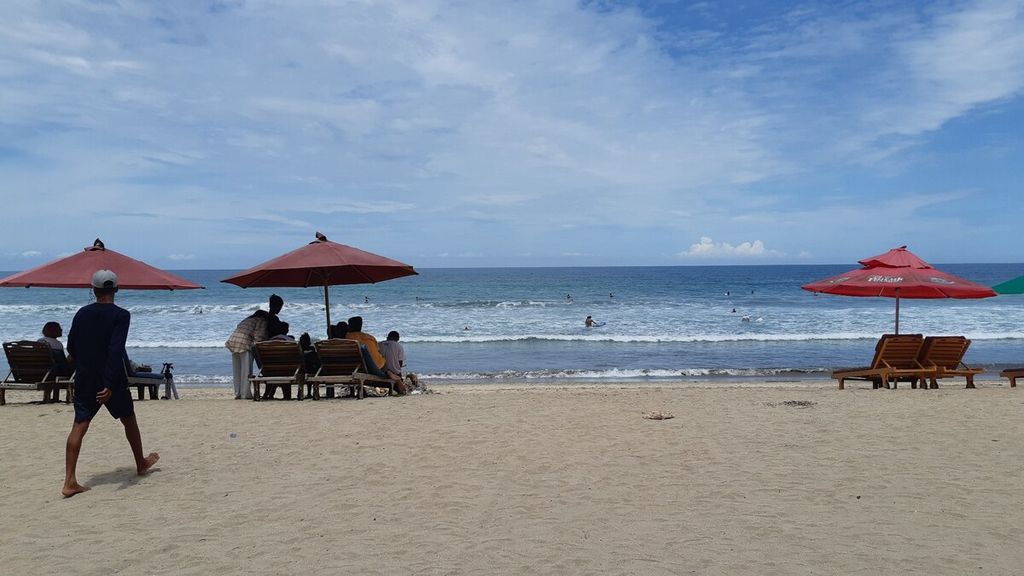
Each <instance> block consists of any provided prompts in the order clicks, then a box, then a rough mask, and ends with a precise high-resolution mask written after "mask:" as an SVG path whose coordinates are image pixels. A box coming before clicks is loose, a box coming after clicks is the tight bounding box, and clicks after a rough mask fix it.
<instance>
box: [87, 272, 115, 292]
mask: <svg viewBox="0 0 1024 576" xmlns="http://www.w3.org/2000/svg"><path fill="white" fill-rule="evenodd" d="M92 287H93V288H117V274H114V272H113V271H111V270H97V271H96V272H94V273H93V275H92Z"/></svg>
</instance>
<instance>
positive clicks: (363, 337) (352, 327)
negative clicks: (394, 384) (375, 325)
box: [345, 316, 384, 370]
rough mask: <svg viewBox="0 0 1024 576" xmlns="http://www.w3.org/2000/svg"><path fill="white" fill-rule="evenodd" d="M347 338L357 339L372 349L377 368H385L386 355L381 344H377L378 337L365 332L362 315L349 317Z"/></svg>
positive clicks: (371, 353)
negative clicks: (381, 349)
mask: <svg viewBox="0 0 1024 576" xmlns="http://www.w3.org/2000/svg"><path fill="white" fill-rule="evenodd" d="M345 338H348V339H349V340H355V341H357V342H359V343H360V344H363V345H364V346H366V349H367V350H369V351H370V356H371V357H372V358H373V362H374V363H375V364H376V365H377V368H378V369H379V370H383V369H384V355H383V354H381V352H380V345H378V344H377V339H376V338H374V337H373V336H372V335H370V334H367V333H366V332H363V317H362V316H353V317H351V318H349V319H348V336H345Z"/></svg>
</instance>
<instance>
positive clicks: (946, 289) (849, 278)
mask: <svg viewBox="0 0 1024 576" xmlns="http://www.w3.org/2000/svg"><path fill="white" fill-rule="evenodd" d="M859 263H860V264H861V266H863V267H862V268H859V269H857V270H850V271H849V272H844V273H842V274H837V275H836V276H833V277H831V278H826V279H825V280H819V281H818V282H811V283H810V284H804V285H803V286H801V288H803V289H804V290H809V291H811V292H823V293H825V294H839V295H842V296H884V297H888V298H895V299H896V333H897V334H899V331H900V298H988V297H991V296H995V295H996V293H995V292H993V291H992V289H991V288H989V287H987V286H982V285H981V284H975V283H974V282H971V281H969V280H964V279H963V278H959V277H957V276H953V275H952V274H947V273H945V272H943V271H941V270H938V269H936V268H935V267H933V266H932V265H931V264H929V263H927V262H925V261H924V260H922V259H920V258H918V257H917V256H916V255H915V254H914V253H912V252H910V251H909V250H907V247H906V246H901V247H899V248H894V249H892V250H889V251H888V252H886V253H885V254H879V255H878V256H872V257H871V258H865V259H864V260H860V261H859Z"/></svg>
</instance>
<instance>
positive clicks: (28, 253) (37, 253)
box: [21, 250, 43, 258]
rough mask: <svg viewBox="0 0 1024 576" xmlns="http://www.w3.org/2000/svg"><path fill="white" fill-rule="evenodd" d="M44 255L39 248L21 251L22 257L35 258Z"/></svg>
mask: <svg viewBox="0 0 1024 576" xmlns="http://www.w3.org/2000/svg"><path fill="white" fill-rule="evenodd" d="M42 255H43V253H42V252H40V251H39V250H26V251H24V252H22V253H21V256H22V258H35V257H37V256H42Z"/></svg>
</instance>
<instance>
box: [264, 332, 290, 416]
mask: <svg viewBox="0 0 1024 576" xmlns="http://www.w3.org/2000/svg"><path fill="white" fill-rule="evenodd" d="M289 328H290V327H289V326H288V323H287V322H277V323H270V325H269V327H268V330H269V332H268V334H267V336H269V338H268V340H274V341H278V342H295V337H294V336H291V335H289V334H288V330H289ZM278 388H280V389H281V394H282V398H284V399H285V400H291V399H292V387H291V386H282V385H279V384H267V389H266V390H265V391H264V392H263V399H264V400H273V399H274V393H276V392H277V389H278Z"/></svg>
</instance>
